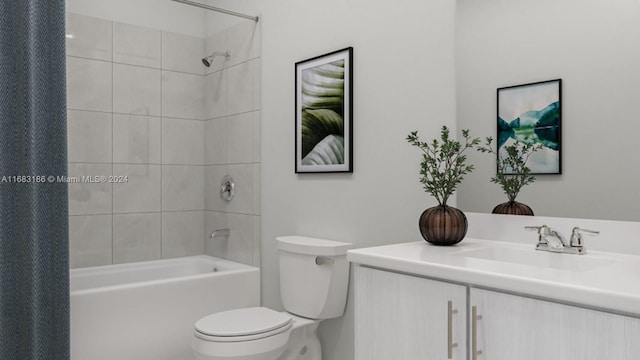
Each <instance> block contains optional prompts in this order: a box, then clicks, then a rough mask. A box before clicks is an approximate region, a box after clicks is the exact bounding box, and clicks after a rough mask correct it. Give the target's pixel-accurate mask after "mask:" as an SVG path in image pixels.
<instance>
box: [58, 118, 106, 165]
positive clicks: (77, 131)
mask: <svg viewBox="0 0 640 360" xmlns="http://www.w3.org/2000/svg"><path fill="white" fill-rule="evenodd" d="M67 149H68V150H67V151H68V161H69V162H96V163H108V162H111V114H110V113H103V112H94V111H81V110H68V111H67Z"/></svg>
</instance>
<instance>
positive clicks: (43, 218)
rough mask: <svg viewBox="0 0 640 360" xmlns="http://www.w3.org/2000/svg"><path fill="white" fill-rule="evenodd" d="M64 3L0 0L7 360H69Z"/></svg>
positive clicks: (0, 209)
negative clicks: (59, 180)
mask: <svg viewBox="0 0 640 360" xmlns="http://www.w3.org/2000/svg"><path fill="white" fill-rule="evenodd" d="M64 9H65V4H64V0H46V1H43V0H0V359H3V360H32V359H33V360H40V359H42V360H44V359H46V360H59V359H69V245H68V237H69V235H68V218H67V215H68V209H67V186H66V184H65V183H63V182H58V176H65V175H66V174H67V165H66V162H67V148H66V147H67V146H66V142H67V132H66V126H67V125H66V95H65V90H66V89H65V88H66V87H65V71H66V70H65V25H64V23H65V11H64Z"/></svg>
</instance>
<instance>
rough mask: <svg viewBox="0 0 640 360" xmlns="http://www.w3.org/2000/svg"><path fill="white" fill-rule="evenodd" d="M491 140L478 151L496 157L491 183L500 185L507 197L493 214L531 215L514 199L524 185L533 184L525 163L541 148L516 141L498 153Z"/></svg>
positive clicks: (523, 205) (530, 143) (533, 144)
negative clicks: (494, 172)
mask: <svg viewBox="0 0 640 360" xmlns="http://www.w3.org/2000/svg"><path fill="white" fill-rule="evenodd" d="M492 142H493V139H492V138H491V137H488V138H486V141H485V144H484V146H479V147H478V151H480V152H483V153H490V154H494V155H496V157H497V160H496V164H497V171H496V175H495V176H493V177H492V178H491V182H493V183H495V184H498V185H500V187H501V188H502V191H504V193H505V194H506V195H507V199H508V201H507V202H505V203H502V204H499V205H497V206H496V207H495V208H493V211H492V213H493V214H509V215H531V216H533V210H532V209H531V208H530V207H529V206H528V205H526V204H523V203H520V202H517V201H516V197H517V196H518V194H519V193H520V190H522V188H523V187H524V186H525V185H529V184H531V183H533V182H534V181H535V180H536V178H535V176H533V175H531V169H529V167H527V161H528V160H529V157H530V156H531V154H533V153H534V152H536V151H538V150H539V149H540V148H542V145H541V144H536V143H533V142H531V141H528V139H525V141H516V142H514V143H512V144H509V145H506V146H504V147H503V149H504V152H498V151H496V150H494V149H493V147H492V145H491V144H492Z"/></svg>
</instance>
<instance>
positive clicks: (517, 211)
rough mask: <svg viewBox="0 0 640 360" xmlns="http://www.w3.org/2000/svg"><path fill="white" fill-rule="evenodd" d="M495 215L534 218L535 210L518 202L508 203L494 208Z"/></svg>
mask: <svg viewBox="0 0 640 360" xmlns="http://www.w3.org/2000/svg"><path fill="white" fill-rule="evenodd" d="M492 213H493V214H504V215H526V216H533V210H531V208H530V207H529V206H527V205H526V204H523V203H519V202H517V201H508V202H506V203H502V204H500V205H498V206H496V207H494V208H493V211H492Z"/></svg>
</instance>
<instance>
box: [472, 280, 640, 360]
mask: <svg viewBox="0 0 640 360" xmlns="http://www.w3.org/2000/svg"><path fill="white" fill-rule="evenodd" d="M469 304H470V306H471V309H472V310H473V309H474V308H475V311H476V312H477V315H478V316H480V317H481V318H480V319H479V320H476V329H471V331H470V336H472V337H473V336H474V331H475V336H476V346H477V349H476V350H477V351H480V352H481V353H480V354H479V355H477V359H478V360H481V359H491V360H513V359H518V360H540V359H559V360H609V359H611V360H613V359H615V360H635V359H640V319H637V318H634V317H627V316H621V315H616V314H611V313H606V312H602V311H596V310H590V309H585V308H581V307H576V306H570V305H563V304H558V303H554V302H549V301H543V300H536V299H531V298H527V297H522V296H516V295H509V294H504V293H500V292H494V291H488V290H482V289H475V288H471V291H470V298H469ZM470 321H471V318H470ZM472 340H473V339H472ZM472 347H473V346H472ZM470 350H471V351H472V349H470Z"/></svg>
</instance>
